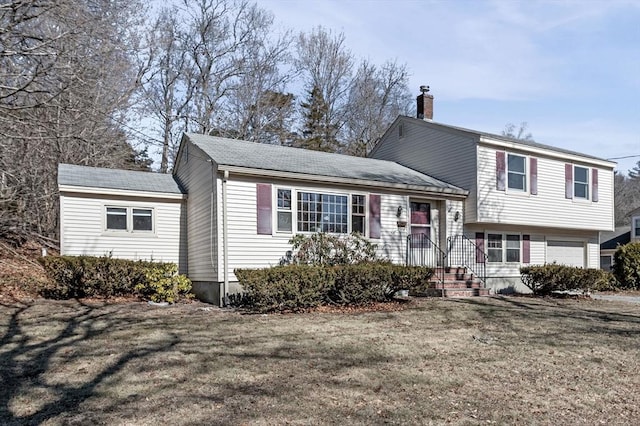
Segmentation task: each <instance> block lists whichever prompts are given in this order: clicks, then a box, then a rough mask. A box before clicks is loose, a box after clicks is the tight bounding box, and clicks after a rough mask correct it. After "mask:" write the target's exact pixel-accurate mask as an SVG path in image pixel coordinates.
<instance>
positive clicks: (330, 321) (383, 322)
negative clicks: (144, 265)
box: [0, 297, 640, 425]
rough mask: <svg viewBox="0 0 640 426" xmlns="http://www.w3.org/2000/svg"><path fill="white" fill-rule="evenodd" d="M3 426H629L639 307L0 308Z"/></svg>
mask: <svg viewBox="0 0 640 426" xmlns="http://www.w3.org/2000/svg"><path fill="white" fill-rule="evenodd" d="M0 330H1V332H0V374H1V375H0V383H1V384H2V385H0V423H2V424H41V423H44V424H71V423H72V424H194V425H195V424H287V423H292V424H380V423H392V424H429V423H434V424H441V423H447V422H450V423H454V424H490V423H498V424H504V423H508V424H514V423H516V424H531V423H536V424H573V423H587V424H613V423H615V424H620V423H628V424H638V423H640V392H638V389H640V374H639V373H638V372H639V371H640V368H639V367H640V362H639V361H640V351H638V348H640V305H636V304H622V303H614V302H604V301H589V300H587V301H584V300H583V301H576V300H546V299H534V298H525V297H510V298H475V299H461V300H440V299H436V300H433V299H424V300H418V301H417V302H415V304H413V305H411V306H410V307H409V308H408V309H406V310H403V311H394V312H366V313H309V314H297V315H293V314H291V315H278V314H276V315H242V314H240V313H237V312H231V311H225V310H220V309H217V308H212V307H209V306H207V305H204V304H200V303H193V304H186V305H176V306H172V307H168V308H158V307H152V306H149V305H147V304H144V303H122V304H108V305H104V304H99V303H98V304H81V303H79V302H76V301H69V302H55V301H42V300H37V301H35V302H33V303H32V304H16V303H14V304H6V305H3V306H0Z"/></svg>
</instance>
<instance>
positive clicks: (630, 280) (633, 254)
mask: <svg viewBox="0 0 640 426" xmlns="http://www.w3.org/2000/svg"><path fill="white" fill-rule="evenodd" d="M613 274H614V275H615V277H616V279H617V280H618V283H619V285H620V287H622V288H628V289H640V243H629V244H625V245H623V246H620V247H618V249H617V250H616V252H615V253H614V255H613Z"/></svg>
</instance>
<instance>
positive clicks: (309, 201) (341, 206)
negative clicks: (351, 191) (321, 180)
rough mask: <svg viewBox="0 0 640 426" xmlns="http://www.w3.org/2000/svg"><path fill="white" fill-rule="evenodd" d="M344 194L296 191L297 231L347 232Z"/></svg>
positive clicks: (346, 203) (346, 200)
mask: <svg viewBox="0 0 640 426" xmlns="http://www.w3.org/2000/svg"><path fill="white" fill-rule="evenodd" d="M347 205H348V197H347V196H346V195H334V194H320V193H315V192H298V231H300V232H331V233H339V234H346V233H347V232H348V210H347Z"/></svg>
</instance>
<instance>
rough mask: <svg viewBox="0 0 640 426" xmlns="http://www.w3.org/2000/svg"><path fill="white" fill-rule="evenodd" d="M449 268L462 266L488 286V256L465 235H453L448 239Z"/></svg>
mask: <svg viewBox="0 0 640 426" xmlns="http://www.w3.org/2000/svg"><path fill="white" fill-rule="evenodd" d="M447 252H448V255H447V266H449V267H451V266H462V267H465V268H467V269H468V270H469V271H470V272H471V273H472V274H473V275H475V276H476V277H478V278H479V279H480V281H482V285H483V286H484V287H486V285H487V273H486V271H487V269H486V265H487V259H488V256H487V254H486V253H485V252H484V250H483V249H482V248H480V247H479V246H478V245H477V244H476V243H475V242H473V241H472V240H471V239H470V238H468V237H466V236H464V235H453V236H450V237H448V238H447Z"/></svg>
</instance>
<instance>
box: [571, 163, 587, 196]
mask: <svg viewBox="0 0 640 426" xmlns="http://www.w3.org/2000/svg"><path fill="white" fill-rule="evenodd" d="M573 175H574V177H573V196H574V198H584V199H586V200H588V199H589V169H587V168H586V167H579V166H575V167H574V168H573Z"/></svg>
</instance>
